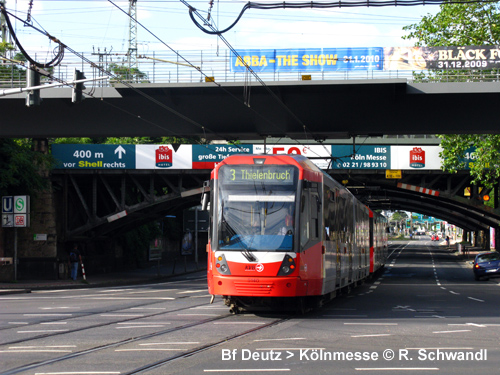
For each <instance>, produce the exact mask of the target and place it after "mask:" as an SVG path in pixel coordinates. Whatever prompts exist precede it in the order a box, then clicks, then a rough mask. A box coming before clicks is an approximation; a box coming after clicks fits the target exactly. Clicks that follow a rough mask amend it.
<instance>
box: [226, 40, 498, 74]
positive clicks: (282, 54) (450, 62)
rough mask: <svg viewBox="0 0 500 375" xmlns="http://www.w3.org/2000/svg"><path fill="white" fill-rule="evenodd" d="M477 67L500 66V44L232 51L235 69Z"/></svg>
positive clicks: (316, 70) (441, 68)
mask: <svg viewBox="0 0 500 375" xmlns="http://www.w3.org/2000/svg"><path fill="white" fill-rule="evenodd" d="M247 65H248V66H249V67H250V68H251V69H252V70H253V71H255V72H257V73H259V72H263V73H265V72H268V73H271V72H276V73H278V72H304V73H307V72H327V71H330V72H334V71H373V70H380V71H382V70H471V69H472V70H474V69H481V70H483V69H497V68H499V67H500V48H499V46H496V45H493V46H463V47H460V46H459V47H457V46H443V47H362V48H296V49H248V50H237V51H236V54H235V53H232V54H231V72H234V73H238V72H245V70H246V66H247Z"/></svg>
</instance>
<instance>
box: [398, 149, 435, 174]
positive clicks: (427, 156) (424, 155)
mask: <svg viewBox="0 0 500 375" xmlns="http://www.w3.org/2000/svg"><path fill="white" fill-rule="evenodd" d="M441 150H442V148H441V147H440V146H391V169H406V170H412V169H413V170H415V169H441V157H440V156H439V153H440V152H441Z"/></svg>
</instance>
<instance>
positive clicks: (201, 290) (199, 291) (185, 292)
mask: <svg viewBox="0 0 500 375" xmlns="http://www.w3.org/2000/svg"><path fill="white" fill-rule="evenodd" d="M206 291H207V290H206V289H198V290H186V291H184V292H178V293H177V294H188V293H201V292H206Z"/></svg>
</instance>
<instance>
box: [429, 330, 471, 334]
mask: <svg viewBox="0 0 500 375" xmlns="http://www.w3.org/2000/svg"><path fill="white" fill-rule="evenodd" d="M460 332H470V329H459V330H456V331H435V332H432V333H460Z"/></svg>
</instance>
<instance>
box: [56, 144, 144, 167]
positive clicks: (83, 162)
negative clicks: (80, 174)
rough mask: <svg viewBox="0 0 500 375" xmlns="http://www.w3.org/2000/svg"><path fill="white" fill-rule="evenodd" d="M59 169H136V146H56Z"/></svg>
mask: <svg viewBox="0 0 500 375" xmlns="http://www.w3.org/2000/svg"><path fill="white" fill-rule="evenodd" d="M52 156H53V157H54V158H55V159H56V160H57V161H58V162H57V164H56V166H55V168H58V169H135V145H98V144H54V145H52Z"/></svg>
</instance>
